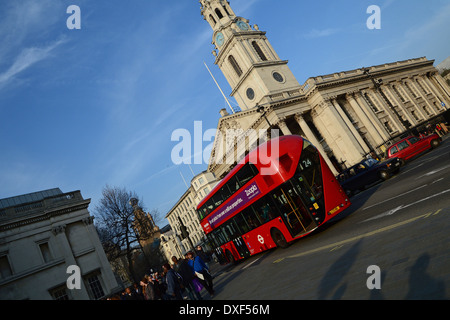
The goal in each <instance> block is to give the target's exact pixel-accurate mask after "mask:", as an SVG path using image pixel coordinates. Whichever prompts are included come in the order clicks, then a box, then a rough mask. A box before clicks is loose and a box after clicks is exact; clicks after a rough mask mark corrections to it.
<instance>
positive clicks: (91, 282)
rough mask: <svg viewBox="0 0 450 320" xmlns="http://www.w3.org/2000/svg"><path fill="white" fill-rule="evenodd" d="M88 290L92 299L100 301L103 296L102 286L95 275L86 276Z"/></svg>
mask: <svg viewBox="0 0 450 320" xmlns="http://www.w3.org/2000/svg"><path fill="white" fill-rule="evenodd" d="M86 280H87V283H88V286H87V287H88V289H89V292H90V293H91V295H92V297H93V298H94V299H100V298H101V297H103V296H104V295H105V293H104V292H103V288H102V285H101V283H100V280H99V279H98V275H97V274H92V275H88V276H87V277H86Z"/></svg>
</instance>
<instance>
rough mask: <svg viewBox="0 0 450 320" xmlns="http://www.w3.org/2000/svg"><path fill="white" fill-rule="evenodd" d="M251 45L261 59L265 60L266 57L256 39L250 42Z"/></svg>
mask: <svg viewBox="0 0 450 320" xmlns="http://www.w3.org/2000/svg"><path fill="white" fill-rule="evenodd" d="M252 46H253V49H255V51H256V53H257V54H258V56H259V58H260V59H261V60H262V61H267V58H266V56H265V54H264V52H263V51H262V50H261V48H260V47H259V45H258V43H257V42H256V41H253V42H252Z"/></svg>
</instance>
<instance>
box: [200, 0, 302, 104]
mask: <svg viewBox="0 0 450 320" xmlns="http://www.w3.org/2000/svg"><path fill="white" fill-rule="evenodd" d="M200 4H201V14H202V16H203V18H204V19H205V20H206V21H207V22H208V23H209V24H210V26H211V28H212V29H213V37H212V44H213V45H214V51H213V54H214V56H215V57H216V60H215V64H217V65H218V66H219V68H220V69H221V70H222V72H223V74H224V75H225V78H226V79H227V81H228V83H229V84H230V86H231V88H232V92H231V96H232V97H234V98H235V99H236V101H237V102H238V104H239V106H240V108H241V110H246V109H251V108H253V107H255V106H256V105H257V104H263V103H266V102H269V101H273V96H279V97H283V92H284V91H289V92H292V91H293V90H294V91H295V90H297V89H299V88H300V85H299V83H298V82H297V80H296V79H295V77H294V76H293V75H292V73H291V71H290V70H289V68H288V67H287V61H283V60H281V59H280V58H279V56H278V55H277V53H276V52H275V50H274V49H273V47H272V45H271V44H270V42H269V41H268V39H267V37H266V33H265V32H263V31H260V30H259V27H258V26H257V25H254V26H253V27H252V26H251V25H250V24H249V22H250V21H249V20H248V19H245V18H243V17H239V16H236V14H235V13H234V11H233V9H232V8H231V6H230V3H229V2H228V1H225V0H200Z"/></svg>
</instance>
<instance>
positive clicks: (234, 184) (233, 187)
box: [226, 176, 240, 194]
mask: <svg viewBox="0 0 450 320" xmlns="http://www.w3.org/2000/svg"><path fill="white" fill-rule="evenodd" d="M226 184H227V185H228V188H230V192H231V193H232V194H233V193H235V192H236V191H238V190H239V188H240V186H239V183H238V181H237V179H236V176H234V177H231V179H230V181H228V182H227V183H226Z"/></svg>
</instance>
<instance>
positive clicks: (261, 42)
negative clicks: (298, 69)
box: [200, 0, 450, 180]
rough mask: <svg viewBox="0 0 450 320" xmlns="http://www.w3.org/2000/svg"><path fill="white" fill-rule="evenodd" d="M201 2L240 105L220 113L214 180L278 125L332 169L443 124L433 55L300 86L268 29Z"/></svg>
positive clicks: (446, 91)
mask: <svg viewBox="0 0 450 320" xmlns="http://www.w3.org/2000/svg"><path fill="white" fill-rule="evenodd" d="M200 4H201V14H202V16H203V18H204V19H205V20H206V21H207V22H208V23H209V25H210V26H211V28H212V31H213V33H212V44H213V45H214V50H213V52H212V53H213V55H214V56H215V64H216V65H217V66H218V67H219V68H220V70H221V71H222V72H223V74H224V76H225V78H226V79H227V81H228V83H229V84H230V86H231V94H230V95H231V97H233V98H235V100H236V101H237V103H238V104H239V107H240V110H239V111H238V112H234V110H232V111H233V113H231V114H229V113H228V112H227V111H226V110H225V109H223V110H221V111H220V113H221V118H220V120H219V123H218V127H217V135H216V138H215V141H214V146H213V149H212V153H211V160H210V163H209V166H208V171H209V172H212V173H213V174H214V175H215V176H216V178H217V179H218V180H220V179H222V178H223V177H224V176H225V175H226V174H227V173H228V172H229V171H230V170H231V169H232V168H233V166H234V165H235V164H236V163H237V162H238V161H239V160H240V159H242V158H243V157H244V156H245V155H246V154H247V153H248V152H249V149H250V150H251V149H252V148H254V147H255V146H257V145H258V143H261V142H263V141H264V140H265V139H267V138H265V137H264V136H262V137H261V136H260V135H255V134H254V133H255V132H268V131H270V130H271V129H279V134H280V135H288V134H297V135H301V136H303V137H305V138H306V139H308V140H309V141H310V142H311V143H313V144H314V145H315V146H316V147H317V148H318V149H319V151H320V152H321V154H322V155H323V156H324V158H325V160H326V161H327V163H328V164H329V166H330V168H331V169H332V170H333V172H334V173H335V174H337V173H338V172H339V171H340V170H342V169H344V168H346V167H349V166H351V165H353V164H355V163H357V162H359V161H360V160H362V159H363V158H364V157H366V156H368V155H372V156H381V155H382V154H383V152H384V150H385V149H386V147H387V146H389V145H390V144H391V143H392V142H393V141H395V139H397V138H399V137H400V136H401V135H403V134H407V133H411V132H417V130H421V129H422V127H425V125H426V124H427V123H428V122H429V121H433V123H434V122H440V121H443V116H445V115H448V113H449V112H448V111H447V110H448V109H449V106H450V88H449V86H448V85H447V84H446V82H445V80H444V79H443V78H442V77H441V76H440V75H439V74H438V71H437V69H436V68H435V67H434V66H433V63H434V60H428V59H427V58H425V57H421V58H415V59H409V60H406V61H398V62H392V63H386V64H382V65H377V66H372V67H369V68H365V69H364V68H360V69H356V70H349V71H344V72H338V73H333V74H328V75H323V76H316V77H311V78H309V79H308V80H307V81H306V82H305V83H304V84H300V83H299V82H298V81H297V80H296V78H295V76H294V75H293V73H292V72H291V70H290V69H289V66H288V61H287V60H282V59H281V58H280V57H279V56H278V55H277V52H276V51H275V49H274V48H273V47H272V45H271V44H270V41H269V39H268V38H267V37H266V32H265V31H262V30H260V29H259V27H258V26H257V25H256V24H255V25H251V24H250V23H249V20H248V19H245V18H243V17H239V16H237V15H236V14H235V13H234V11H233V9H232V8H231V6H230V4H229V2H228V1H224V0H200ZM230 132H231V133H232V134H230ZM227 133H228V134H227ZM249 133H252V134H249ZM266 136H267V135H266ZM227 159H234V160H235V161H231V162H230V161H228V160H227Z"/></svg>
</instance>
